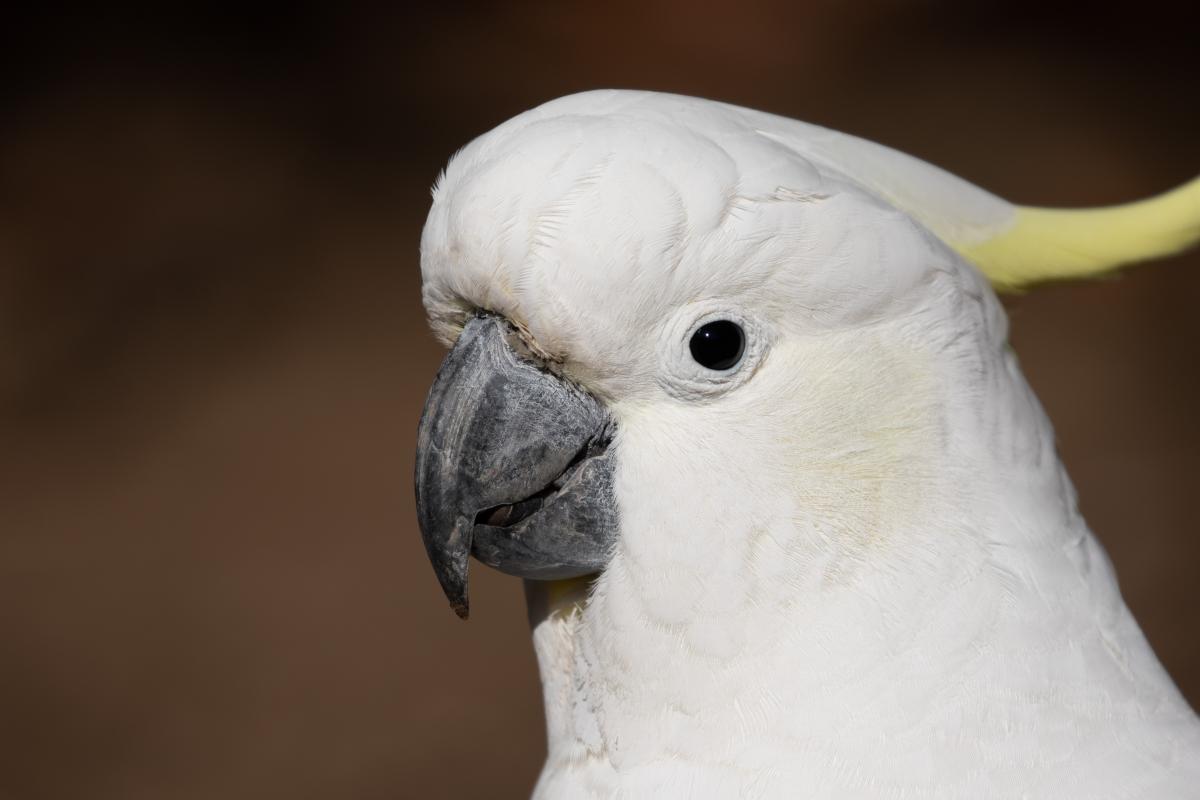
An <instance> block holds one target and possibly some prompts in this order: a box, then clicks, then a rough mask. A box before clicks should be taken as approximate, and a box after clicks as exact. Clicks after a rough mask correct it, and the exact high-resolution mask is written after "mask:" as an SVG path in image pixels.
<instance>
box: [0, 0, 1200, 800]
mask: <svg viewBox="0 0 1200 800" xmlns="http://www.w3.org/2000/svg"><path fill="white" fill-rule="evenodd" d="M1043 5H1044V4H1043V3H1040V2H1026V0H1007V1H1006V2H971V3H963V2H958V1H957V0H954V1H947V2H934V1H933V0H924V1H922V2H907V3H902V2H881V1H879V0H875V1H873V2H867V0H861V1H860V2H856V3H839V2H832V1H830V2H776V3H750V2H747V3H740V4H724V5H722V6H720V7H719V8H713V9H707V8H705V4H699V3H693V2H686V1H685V0H671V1H667V0H654V1H647V2H636V3H625V2H610V3H604V4H591V5H571V4H560V3H521V4H516V3H513V4H509V3H484V4H470V5H468V4H462V3H454V2H446V3H441V4H423V5H420V6H417V7H415V8H410V9H407V10H403V9H402V8H401V6H400V5H399V4H394V5H393V7H392V8H391V9H390V10H381V9H383V7H384V4H377V5H358V6H356V5H354V4H332V3H330V4H325V5H323V6H321V7H313V6H304V7H299V8H295V9H293V10H292V11H290V12H287V13H279V12H274V13H268V12H265V11H264V12H255V11H252V10H247V9H242V10H239V11H215V10H212V8H209V7H202V6H199V5H196V6H193V7H191V8H190V9H189V8H188V7H187V6H186V5H179V4H174V8H173V10H171V11H169V12H167V11H164V10H162V9H161V8H160V7H159V6H158V5H149V4H147V5H145V6H142V7H130V8H123V9H122V8H117V7H114V6H112V5H111V4H97V9H98V10H97V9H93V10H75V11H68V10H64V9H58V10H55V11H42V12H37V11H31V10H25V11H21V12H17V11H15V10H12V9H10V10H8V11H6V12H5V18H4V20H3V25H2V26H0V798H3V799H4V800H33V799H34V798H82V797H86V798H89V800H106V799H107V798H181V799H186V798H224V799H227V800H233V799H236V798H274V797H278V798H289V799H292V800H295V799H297V798H332V797H337V798H356V799H357V798H401V797H405V798H407V797H429V798H440V797H447V798H465V797H488V798H515V797H522V796H525V795H527V793H528V791H529V789H530V788H531V787H532V785H533V782H534V780H535V777H536V774H537V771H538V768H539V766H540V761H541V758H542V754H543V748H544V734H543V731H542V712H541V705H540V696H539V684H538V680H537V676H536V671H535V665H534V659H533V654H532V650H531V647H530V645H529V641H528V633H527V629H526V622H525V614H524V602H523V598H522V593H521V587H520V585H519V582H518V581H515V580H511V579H507V578H504V577H503V576H499V575H495V574H492V573H490V572H488V571H486V570H484V569H482V568H480V569H477V570H476V571H475V578H474V584H473V587H472V594H473V604H472V608H473V616H472V619H471V621H470V622H469V623H467V624H463V623H461V622H459V621H458V620H457V619H456V618H455V617H454V615H453V614H452V613H451V612H450V610H449V608H447V607H446V605H445V603H444V602H443V600H442V597H441V593H440V591H439V589H438V586H437V583H436V582H435V580H434V577H433V574H432V571H431V570H430V569H428V567H427V564H426V563H425V557H424V553H423V550H422V547H421V544H420V541H419V538H418V534H417V530H416V525H415V519H414V512H413V500H412V486H411V475H412V462H413V440H414V431H415V427H416V423H417V418H418V415H419V412H420V408H421V403H422V399H423V395H424V392H425V389H426V387H427V386H428V384H429V382H430V380H431V379H432V377H433V374H434V372H435V370H436V368H437V365H438V363H439V361H440V358H441V352H440V351H439V348H438V346H437V345H436V344H435V343H434V341H433V340H432V338H431V336H430V335H429V334H428V332H427V330H426V327H425V323H424V319H423V316H422V311H421V307H420V303H419V276H418V258H417V243H418V237H419V232H420V228H421V225H422V223H423V221H424V216H425V213H426V210H427V207H428V199H429V194H428V187H429V186H430V184H431V183H432V182H433V180H434V177H435V175H436V174H437V171H438V170H439V168H440V167H441V166H442V165H443V164H444V162H445V160H446V159H447V158H448V157H449V156H450V155H451V154H452V153H453V152H454V151H455V150H456V149H457V148H458V147H460V146H461V145H462V144H464V143H465V142H467V141H468V140H469V139H470V138H472V137H473V136H475V135H478V134H480V133H482V132H484V131H486V130H487V129H489V128H491V127H492V126H494V125H496V124H498V123H499V122H501V121H503V120H504V119H506V118H507V117H509V116H511V115H513V114H515V113H518V112H520V111H522V110H524V109H526V108H528V107H531V106H533V105H536V104H537V103H539V102H542V101H545V100H548V99H550V98H553V97H555V96H558V95H561V94H565V93H568V92H572V91H577V90H582V89H590V88H600V87H633V88H651V89H659V90H666V91H676V92H683V93H689V94H698V95H703V96H708V97H712V98H716V99H722V100H728V101H732V102H736V103H739V104H743V105H749V106H755V107H759V108H762V109H766V110H769V111H774V112H778V113H782V114H785V115H789V116H794V117H798V118H802V119H805V120H808V121H811V122H816V123H819V124H824V125H828V126H830V127H834V128H838V129H841V130H845V131H849V132H853V133H856V134H859V135H862V136H866V137H868V138H871V139H874V140H877V141H880V142H884V143H886V144H890V145H892V146H895V147H898V148H900V149H903V150H906V151H908V152H910V153H913V154H915V155H918V156H920V157H923V158H925V159H927V160H930V161H933V162H935V163H937V164H940V165H942V166H944V167H946V168H948V169H950V170H952V171H954V172H956V173H958V174H960V175H963V176H965V177H967V178H968V179H970V180H973V181H975V182H977V183H979V184H982V185H983V186H985V187H988V188H990V189H992V190H993V191H996V192H998V193H1000V194H1002V195H1005V196H1007V197H1009V198H1011V199H1013V200H1015V201H1018V202H1022V203H1026V204H1044V205H1064V206H1075V205H1096V204H1104V203H1111V202H1119V201H1124V200H1130V199H1134V198H1139V197H1142V196H1145V195H1150V194H1153V193H1156V192H1159V191H1162V190H1165V189H1167V188H1170V187H1171V186H1173V185H1175V184H1177V183H1180V182H1182V181H1183V180H1185V179H1187V178H1190V177H1192V176H1193V175H1195V174H1197V173H1198V172H1200V145H1198V142H1200V103H1197V99H1198V96H1197V89H1196V87H1197V86H1198V85H1200V81H1198V80H1197V79H1198V78H1200V67H1198V62H1197V48H1196V45H1197V38H1196V37H1197V34H1196V31H1197V29H1198V28H1197V25H1196V20H1195V18H1194V14H1190V13H1189V12H1188V11H1186V10H1183V9H1185V5H1186V4H1176V3H1159V2H1141V3H1137V4H1134V5H1129V4H1121V5H1119V6H1114V7H1113V10H1107V11H1106V10H1105V6H1104V5H1103V4H1097V3H1087V4H1079V5H1077V6H1075V7H1067V8H1062V7H1060V8H1059V10H1057V11H1053V12H1051V11H1047V10H1045V9H1043ZM1198 302H1200V255H1197V254H1191V255H1187V256H1182V257H1177V258H1174V259H1171V260H1168V261H1164V262H1160V263H1157V264H1154V265H1150V266H1146V267H1142V268H1140V269H1137V270H1134V271H1132V272H1130V273H1128V274H1126V275H1123V276H1121V277H1119V278H1117V279H1113V280H1107V281H1103V282H1098V283H1093V284H1088V285H1070V286H1067V285H1062V286H1052V287H1047V288H1044V289H1041V290H1038V291H1036V292H1033V293H1030V294H1027V295H1024V296H1021V297H1017V298H1013V299H1011V300H1010V301H1009V302H1008V306H1009V308H1010V311H1011V315H1012V318H1013V341H1014V344H1015V347H1016V349H1017V351H1018V353H1019V354H1020V356H1021V359H1022V364H1023V366H1024V368H1025V371H1026V373H1027V375H1028V376H1029V378H1030V380H1031V382H1032V383H1033V385H1034V387H1035V389H1036V390H1037V392H1038V393H1039V395H1040V397H1041V398H1042V401H1043V402H1044V404H1045V405H1046V407H1047V409H1048V411H1049V413H1050V415H1051V417H1052V418H1053V419H1054V420H1055V422H1056V425H1057V431H1058V435H1059V439H1060V447H1061V451H1062V454H1063V456H1064V458H1065V460H1066V462H1067V465H1068V468H1069V469H1070V471H1071V474H1072V476H1073V477H1074V479H1075V481H1076V483H1077V486H1078V488H1079V491H1080V495H1081V498H1082V506H1083V509H1084V512H1085V514H1086V515H1087V517H1088V518H1089V520H1090V521H1091V523H1092V525H1093V527H1094V528H1095V530H1096V532H1097V533H1098V535H1099V536H1100V538H1101V539H1102V540H1103V542H1104V544H1105V545H1106V546H1107V548H1108V549H1109V552H1110V553H1111V555H1112V557H1113V559H1114V560H1115V562H1116V565H1117V569H1118V573H1119V575H1120V578H1121V581H1122V586H1123V589H1124V592H1125V596H1126V598H1127V599H1128V602H1129V604H1130V605H1131V606H1132V608H1133V610H1134V612H1135V614H1136V615H1137V617H1138V619H1139V620H1140V621H1141V623H1142V625H1143V627H1144V628H1145V630H1146V632H1147V634H1148V636H1149V638H1150V640H1151V642H1152V643H1153V644H1154V646H1155V648H1156V649H1157V651H1158V653H1159V655H1160V657H1161V658H1162V660H1163V661H1164V662H1165V664H1166V666H1167V667H1168V669H1169V670H1170V671H1171V673H1172V674H1173V675H1174V676H1175V678H1176V680H1177V681H1178V682H1179V684H1180V685H1181V687H1182V688H1183V690H1184V691H1185V693H1187V695H1188V696H1189V698H1191V701H1192V702H1193V704H1196V703H1197V701H1200V644H1198V642H1200V638H1198V637H1197V635H1196V634H1197V628H1198V622H1200V537H1198V534H1200V531H1198V530H1197V526H1196V519H1197V515H1196V511H1195V507H1196V503H1197V501H1198V497H1197V489H1198V488H1200V480H1198V479H1200V430H1198V426H1197V422H1196V417H1197V410H1198V409H1200V383H1198V382H1197V380H1196V372H1197V367H1198V366H1200V322H1198V321H1197V313H1196V309H1197V304H1198Z"/></svg>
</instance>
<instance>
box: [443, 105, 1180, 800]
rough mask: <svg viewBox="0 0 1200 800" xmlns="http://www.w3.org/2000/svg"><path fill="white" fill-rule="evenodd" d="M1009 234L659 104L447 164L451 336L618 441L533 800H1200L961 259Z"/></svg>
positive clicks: (750, 123)
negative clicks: (509, 351)
mask: <svg viewBox="0 0 1200 800" xmlns="http://www.w3.org/2000/svg"><path fill="white" fill-rule="evenodd" d="M1016 214H1017V209H1015V207H1014V206H1012V205H1010V204H1009V203H1007V202H1005V201H1003V200H1001V199H999V198H997V197H995V196H993V195H991V194H988V193H987V192H984V191H983V190H981V189H978V188H977V187H974V186H972V185H970V184H968V183H966V182H964V181H962V180H960V179H958V178H955V177H954V176H951V175H949V174H948V173H945V172H943V171H941V170H938V169H936V168H934V167H931V166H930V165H928V164H925V163H923V162H920V161H918V160H916V159H913V158H911V157H908V156H905V155H903V154H900V153H896V152H895V151H892V150H889V149H887V148H884V147H880V146H878V145H874V144H871V143H869V142H865V141H862V140H859V139H855V138H853V137H849V136H845V135H842V134H838V133H834V132H832V131H828V130H825V129H822V128H818V127H814V126H811V125H805V124H803V123H799V122H795V121H792V120H786V119H782V118H779V117H774V116H770V115H766V114H761V113H757V112H753V111H748V110H745V109H740V108H735V107H732V106H728V105H723V104H719V103H714V102H709V101H704V100H697V99H692V98H684V97H678V96H672V95H661V94H654V93H643V92H617V91H610V92H591V93H586V94H581V95H575V96H571V97H567V98H563V99H561V100H557V101H554V102H552V103H548V104H546V105H544V106H541V107H539V108H537V109H534V110H532V111H530V112H527V113H525V114H522V115H520V116H518V117H516V118H514V119H513V120H510V121H509V122H507V123H505V124H503V125H501V126H500V127H498V128H496V129H495V130H493V131H492V132H490V133H488V134H486V135H485V136H483V137H480V138H479V139H477V140H476V141H474V142H472V143H471V144H470V145H468V146H467V147H466V148H465V149H464V150H463V151H462V152H460V153H459V154H458V155H457V156H456V157H455V158H454V160H453V161H452V162H451V163H450V165H449V166H448V168H447V170H446V174H445V175H444V177H443V178H442V179H441V180H440V181H439V185H438V186H437V187H436V189H435V193H434V204H433V208H432V210H431V212H430V215H429V220H428V222H427V225H426V228H425V232H424V236H423V238H422V242H421V250H422V262H421V263H422V274H423V278H424V298H425V302H426V307H427V309H428V311H429V314H430V319H431V321H432V324H433V326H434V329H435V330H436V331H437V332H438V334H439V336H440V337H441V338H442V339H443V340H444V341H446V342H452V341H453V340H454V338H455V336H456V332H457V330H459V329H460V328H461V326H462V324H463V323H464V320H465V319H466V317H467V315H468V314H469V313H471V311H472V310H473V309H476V308H483V309H487V310H490V311H494V312H496V313H499V314H503V315H504V316H506V317H508V318H509V319H510V320H512V321H513V322H514V323H516V324H517V325H518V326H519V327H520V328H521V329H522V331H523V333H524V334H525V335H526V336H527V339H528V342H529V344H530V345H531V346H532V347H534V348H535V349H536V351H537V352H539V353H540V354H543V355H545V356H547V357H549V358H551V359H553V360H555V361H556V362H557V363H558V368H559V369H560V370H561V372H562V373H563V374H564V375H565V376H567V377H568V378H570V379H572V380H574V381H576V382H578V383H579V384H580V385H582V386H583V387H585V388H586V389H588V390H589V391H590V392H592V393H593V394H595V395H596V396H597V397H599V398H601V399H602V400H603V401H604V402H605V403H606V404H607V405H608V407H609V408H610V409H611V411H612V414H613V416H614V417H615V418H616V420H617V422H618V424H619V428H618V430H619V433H618V439H617V441H616V442H615V444H614V446H615V447H616V448H617V450H616V452H617V454H618V461H617V464H618V468H617V473H616V494H617V502H618V508H619V513H620V538H619V541H618V544H617V547H616V550H615V551H614V553H613V555H612V558H611V561H610V562H609V565H608V567H607V568H606V569H605V570H604V572H603V573H602V574H601V575H600V576H599V577H598V578H597V579H596V580H595V581H594V583H593V585H591V586H590V587H589V589H588V595H587V597H586V598H584V597H582V596H581V595H579V594H578V593H577V594H575V595H571V594H570V593H564V592H563V591H561V587H558V588H556V587H553V586H550V587H547V586H545V585H537V584H530V591H531V594H532V595H533V596H534V599H535V602H545V603H549V604H550V606H551V607H552V611H551V613H549V614H548V615H547V616H546V618H545V619H544V620H542V621H541V622H540V623H539V624H538V625H537V627H536V629H535V631H534V641H535V646H536V648H537V653H538V659H539V664H540V668H541V673H542V680H543V683H544V685H545V700H546V711H547V720H548V732H549V756H548V759H547V762H546V765H545V769H544V771H543V773H542V777H541V779H540V781H539V783H538V788H537V790H536V796H537V797H541V798H575V797H622V798H641V797H657V798H676V797H688V798H730V797H745V798H776V797H788V798H792V797H804V798H988V797H997V798H1001V797H1002V798H1017V797H1021V798H1056V799H1058V800H1061V799H1062V798H1088V799H1089V800H1101V799H1103V798H1111V799H1112V800H1116V798H1180V797H1200V724H1198V723H1197V718H1196V716H1195V715H1194V713H1193V712H1192V711H1191V709H1190V708H1189V707H1188V706H1187V704H1186V702H1185V701H1184V700H1183V698H1182V697H1181V696H1180V694H1179V692H1178V691H1177V690H1176V688H1175V687H1174V686H1173V684H1172V683H1171V680H1170V678H1169V677H1168V676H1167V675H1166V673H1165V672H1164V671H1163V669H1162V667H1161V666H1160V665H1159V663H1158V661H1157V660H1156V658H1155V656H1154V654H1153V653H1152V652H1151V650H1150V647H1149V646H1148V645H1147V643H1146V641H1145V639H1144V638H1143V636H1142V634H1141V632H1140V630H1139V629H1138V627H1137V624H1136V623H1135V621H1134V620H1133V618H1132V617H1131V615H1130V613H1129V611H1128V610H1127V609H1126V607H1125V605H1124V603H1123V602H1122V600H1121V597H1120V594H1119V592H1118V589H1117V584H1116V580H1115V578H1114V576H1113V573H1112V570H1111V568H1110V565H1109V562H1108V560H1107V558H1106V557H1105V555H1104V552H1103V550H1102V549H1101V547H1100V546H1099V544H1098V543H1097V542H1096V540H1095V538H1094V537H1093V535H1092V534H1091V533H1090V531H1089V530H1088V528H1087V526H1086V524H1085V523H1084V521H1083V520H1082V519H1081V518H1080V516H1079V514H1078V512H1077V510H1076V504H1075V496H1074V491H1073V489H1072V487H1071V484H1070V481H1069V480H1068V478H1067V476H1066V473H1065V472H1064V470H1063V468H1062V465H1061V463H1060V462H1059V459H1058V457H1057V455H1056V453H1055V450H1054V435H1053V432H1052V430H1051V427H1050V424H1049V422H1048V421H1047V419H1046V417H1045V416H1044V414H1043V412H1042V410H1041V408H1040V406H1039V405H1038V403H1037V400H1036V399H1035V398H1034V396H1033V394H1032V392H1031V391H1030V389H1029V387H1028V385H1027V384H1026V382H1025V380H1024V378H1023V377H1022V376H1021V373H1020V370H1019V368H1018V366H1017V362H1016V359H1015V357H1014V355H1013V354H1012V352H1011V351H1010V350H1009V349H1008V348H1007V346H1006V335H1007V321H1006V319H1005V316H1004V313H1003V310H1002V309H1001V306H1000V304H999V302H998V301H997V299H996V296H995V294H994V292H993V290H992V289H991V287H990V286H989V284H988V280H987V279H986V278H985V277H984V276H983V275H982V274H981V273H980V272H979V271H978V269H977V268H976V267H975V266H973V265H972V264H971V263H969V262H968V261H967V260H965V259H964V258H963V257H962V256H961V255H959V253H958V252H956V250H961V251H965V252H969V251H970V248H971V247H973V246H975V245H978V244H980V243H986V242H987V241H989V240H990V239H993V238H994V237H996V236H998V235H1001V234H1003V233H1004V232H1005V231H1008V230H1010V229H1011V228H1012V226H1013V225H1014V224H1015V223H1014V217H1015V215H1016ZM715 318H721V319H732V320H734V321H737V322H738V323H739V324H741V325H742V326H743V328H744V329H745V330H746V332H747V342H748V347H747V352H746V354H745V356H744V357H743V359H742V362H741V363H740V364H739V365H738V367H737V368H736V369H734V370H731V371H730V373H729V374H720V375H716V374H714V373H712V372H711V371H705V370H702V369H699V368H697V366H696V364H695V363H694V362H693V361H692V360H690V359H689V358H688V350H687V348H688V339H687V335H688V334H689V333H690V332H691V331H693V330H694V329H695V327H696V325H697V324H699V323H700V322H703V321H704V320H707V319H715ZM539 598H540V599H539Z"/></svg>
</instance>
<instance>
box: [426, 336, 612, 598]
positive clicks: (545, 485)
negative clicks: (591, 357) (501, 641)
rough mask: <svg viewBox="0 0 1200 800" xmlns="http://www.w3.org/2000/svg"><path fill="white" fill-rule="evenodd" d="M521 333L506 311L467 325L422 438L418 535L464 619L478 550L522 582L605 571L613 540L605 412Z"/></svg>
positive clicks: (432, 398)
mask: <svg viewBox="0 0 1200 800" xmlns="http://www.w3.org/2000/svg"><path fill="white" fill-rule="evenodd" d="M514 336H515V333H514V331H513V330H512V328H511V327H510V326H509V324H508V323H507V322H506V321H505V320H503V319H501V318H500V317H496V316H478V317H475V318H473V319H472V320H471V321H470V322H468V323H467V325H466V327H465V328H463V331H462V333H461V334H460V335H459V337H458V341H457V342H456V343H455V345H454V347H453V349H452V350H451V351H450V353H449V354H448V355H447V356H446V360H445V361H443V362H442V367H441V369H440V370H439V371H438V374H437V378H436V379H434V382H433V387H432V388H431V389H430V391H429V397H428V398H427V399H426V401H425V410H424V412H423V413H422V415H421V423H420V427H419V428H418V433H417V468H416V485H417V518H418V521H419V523H420V525H421V535H422V537H423V538H424V540H425V549H426V551H427V552H428V553H429V560H430V561H431V562H432V563H433V568H434V571H435V572H436V573H437V577H438V580H439V581H440V582H441V584H442V589H443V591H445V593H446V597H447V598H448V599H449V600H450V605H451V606H452V607H453V608H454V610H455V612H456V613H457V614H458V615H459V616H460V617H462V618H464V619H465V618H466V617H467V612H468V608H469V604H468V597H467V563H468V559H469V557H470V556H471V555H472V554H474V556H475V557H476V558H477V559H478V560H480V561H482V562H483V563H485V564H487V565H488V566H491V567H495V568H496V569H499V570H500V571H502V572H506V573H508V574H510V575H516V576H519V577H522V578H533V579H543V580H550V579H557V578H571V577H577V576H579V575H586V574H588V573H591V572H596V571H598V570H599V569H601V568H602V567H603V566H604V565H605V563H606V562H607V560H608V554H609V551H610V550H611V548H612V544H613V542H614V541H615V539H616V533H617V512H616V508H615V504H614V500H613V489H612V478H613V454H612V451H611V449H610V448H609V444H610V443H611V441H612V435H613V431H614V426H613V423H612V420H611V418H610V417H609V415H608V412H607V411H606V410H605V408H604V407H603V406H602V405H601V404H600V402H599V401H598V400H596V399H595V398H594V397H592V396H591V395H588V394H586V393H584V392H583V391H581V390H579V389H578V388H576V387H574V386H572V385H570V384H568V383H567V382H565V381H563V380H562V379H561V378H559V377H557V376H555V375H554V374H552V373H550V372H548V371H547V370H545V369H543V368H541V367H539V365H538V364H536V363H535V362H534V361H533V360H532V359H529V358H524V357H522V356H520V355H518V354H517V352H516V351H515V350H514V349H513V347H512V346H510V344H509V341H512V338H511V337H514Z"/></svg>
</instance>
